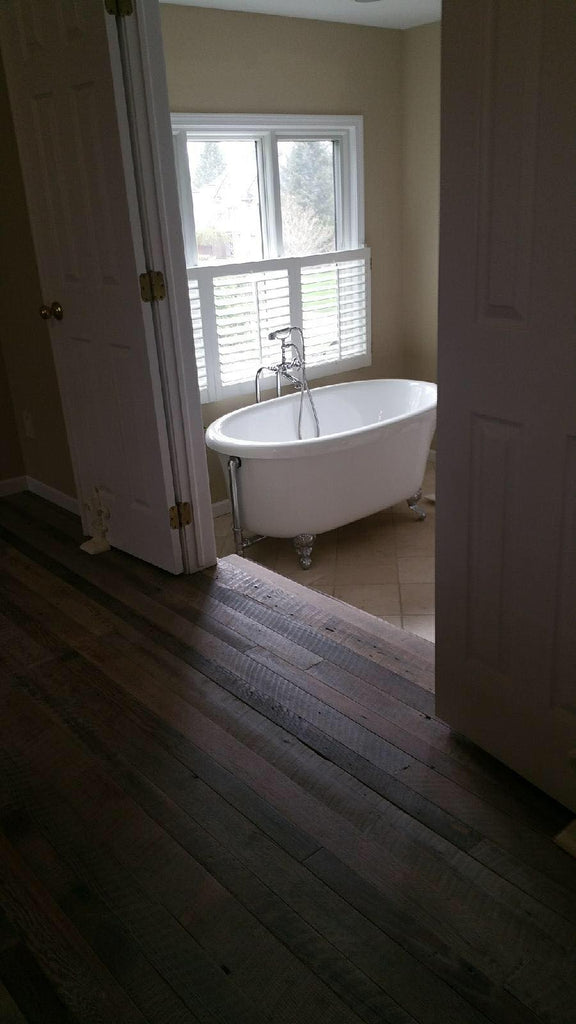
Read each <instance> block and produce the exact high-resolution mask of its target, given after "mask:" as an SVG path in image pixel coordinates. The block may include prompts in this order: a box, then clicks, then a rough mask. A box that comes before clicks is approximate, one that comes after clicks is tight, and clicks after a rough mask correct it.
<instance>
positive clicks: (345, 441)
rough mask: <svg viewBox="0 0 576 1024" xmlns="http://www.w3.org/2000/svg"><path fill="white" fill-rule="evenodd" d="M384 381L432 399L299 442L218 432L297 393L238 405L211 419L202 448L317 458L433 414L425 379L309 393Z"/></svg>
mask: <svg viewBox="0 0 576 1024" xmlns="http://www.w3.org/2000/svg"><path fill="white" fill-rule="evenodd" d="M388 382H390V383H399V384H421V385H424V386H425V387H429V388H433V389H434V400H433V401H432V400H430V401H428V402H426V403H425V404H423V405H422V406H421V407H420V408H419V409H413V410H411V411H407V412H403V413H400V415H398V416H391V417H390V418H389V419H387V420H380V421H376V422H375V423H368V424H366V425H365V426H363V427H354V428H353V429H352V430H342V431H338V432H336V433H333V434H325V435H321V436H320V437H310V438H304V439H303V440H298V439H297V438H296V439H291V440H288V441H251V440H248V439H247V438H234V437H230V436H229V435H228V434H224V433H223V432H222V427H223V426H225V424H226V423H228V422H229V421H230V420H231V419H233V418H234V417H236V416H238V415H239V414H241V413H245V412H246V411H247V410H249V409H251V408H264V407H265V406H267V405H269V404H270V403H271V402H272V403H274V404H276V403H278V402H292V403H294V402H299V401H300V394H299V393H298V392H294V393H292V394H288V395H282V396H281V397H280V398H270V399H268V400H267V401H265V402H262V403H260V404H259V405H257V403H255V402H253V403H252V404H251V405H246V406H242V408H240V409H233V410H232V411H231V412H228V413H225V414H224V415H223V416H220V417H218V419H216V420H214V421H213V422H212V423H210V424H209V426H208V427H207V428H206V445H207V447H208V448H210V449H211V450H212V451H215V452H217V453H218V454H219V455H228V456H237V457H239V458H247V459H274V458H286V459H288V458H305V457H308V456H313V455H320V454H321V453H322V452H328V451H330V450H333V449H334V448H335V447H342V446H345V447H346V448H352V447H356V445H360V444H362V443H363V442H369V441H370V440H371V436H370V435H375V434H377V433H378V432H384V431H385V430H387V429H388V430H389V429H392V428H393V427H395V426H396V427H401V425H402V424H403V423H405V422H407V421H416V420H419V419H422V418H423V417H425V416H426V415H429V414H430V413H434V414H435V413H436V407H437V385H436V383H435V382H434V381H429V380H414V379H413V378H410V377H375V378H373V379H368V380H353V381H342V382H341V383H340V384H325V385H323V386H322V387H321V388H313V389H311V390H312V392H313V394H314V392H320V391H337V390H338V389H340V388H346V387H350V385H351V384H360V385H368V386H370V385H375V384H379V383H388ZM305 401H306V399H305Z"/></svg>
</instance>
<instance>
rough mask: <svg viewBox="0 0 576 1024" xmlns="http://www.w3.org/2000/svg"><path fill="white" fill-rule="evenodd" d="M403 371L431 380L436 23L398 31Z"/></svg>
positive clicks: (435, 208)
mask: <svg viewBox="0 0 576 1024" xmlns="http://www.w3.org/2000/svg"><path fill="white" fill-rule="evenodd" d="M402 164H403V175H402V177H403V192H402V345H403V349H404V353H405V363H404V372H405V373H406V375H407V376H409V377H413V378H415V379H417V380H420V379H422V380H436V348H437V332H438V314H437V304H438V229H439V205H440V25H439V24H435V25H423V26H421V27H420V28H413V29H410V30H409V31H408V32H403V33H402Z"/></svg>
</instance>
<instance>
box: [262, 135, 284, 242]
mask: <svg viewBox="0 0 576 1024" xmlns="http://www.w3.org/2000/svg"><path fill="white" fill-rule="evenodd" d="M262 157H263V164H264V183H265V184H264V192H265V197H266V213H267V224H266V228H267V232H266V234H267V239H266V241H267V248H268V252H267V258H268V259H274V258H276V257H279V256H283V255H284V245H283V242H282V208H281V205H280V173H279V169H278V146H277V143H276V134H275V132H267V133H266V135H265V136H263V138H262Z"/></svg>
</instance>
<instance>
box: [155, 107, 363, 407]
mask: <svg viewBox="0 0 576 1024" xmlns="http://www.w3.org/2000/svg"><path fill="white" fill-rule="evenodd" d="M172 130H173V134H174V149H175V154H176V170H177V176H178V189H179V196H180V207H181V211H182V227H183V233H184V245H185V250H186V264H187V270H188V288H189V295H190V309H191V314H192V323H193V329H194V345H195V349H196V362H197V366H198V377H199V383H200V391H201V395H202V400H203V401H215V400H217V399H222V398H225V397H227V396H231V395H234V394H245V393H247V392H249V391H250V390H251V389H252V388H253V386H254V376H255V373H256V370H257V369H258V368H259V367H260V366H264V365H268V364H272V363H276V362H278V359H279V351H278V343H277V342H276V341H273V342H270V341H269V339H268V335H269V334H270V332H271V331H274V330H276V329H277V328H279V327H285V326H287V325H288V324H294V325H298V326H299V327H302V330H303V332H304V338H305V343H306V366H307V371H308V376H309V377H311V378H313V377H318V376H324V375H327V374H330V373H336V372H342V371H344V370H348V369H354V368H356V367H358V366H366V365H368V364H369V362H370V301H369V290H370V288H369V285H370V275H369V267H370V253H369V250H368V249H366V248H364V245H363V242H364V225H363V172H362V119H361V118H360V117H336V116H334V117H306V116H301V117H298V116H284V117H275V118H271V117H265V116H262V117H257V116H253V115H247V116H229V117H228V116H218V115H191V114H173V115H172ZM270 383H272V381H270ZM264 384H266V378H265V380H264Z"/></svg>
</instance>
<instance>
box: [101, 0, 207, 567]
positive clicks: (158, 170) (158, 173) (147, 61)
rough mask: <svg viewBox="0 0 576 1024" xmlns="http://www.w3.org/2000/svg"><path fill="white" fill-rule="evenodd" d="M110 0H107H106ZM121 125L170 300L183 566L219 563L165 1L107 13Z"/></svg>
mask: <svg viewBox="0 0 576 1024" xmlns="http://www.w3.org/2000/svg"><path fill="white" fill-rule="evenodd" d="M101 2H103V0H101ZM107 31H108V38H109V48H110V57H111V64H112V71H113V75H114V78H115V85H116V95H117V96H118V97H121V96H123V97H124V100H125V108H124V109H121V108H120V105H119V108H118V118H119V124H120V131H121V133H123V134H125V135H126V134H127V135H128V138H125V141H126V142H128V143H129V145H130V146H131V150H132V164H133V170H134V178H135V190H136V200H137V204H138V208H139V217H140V221H141V230H142V235H143V239H144V253H145V260H146V268H143V269H146V270H152V269H154V270H158V269H161V270H162V272H163V275H164V280H165V284H166V294H167V300H164V301H159V302H153V303H152V309H153V318H154V328H155V335H156V346H157V352H158V368H159V375H160V383H161V388H162V395H163V399H164V409H165V415H166V429H167V434H168V442H169V448H170V458H171V463H172V472H173V477H174V490H175V498H176V502H181V501H189V502H190V506H191V509H192V523H191V524H190V526H189V527H188V528H184V529H181V530H180V538H181V543H182V554H183V561H184V571H185V572H190V571H192V572H194V571H196V570H198V569H202V568H206V567H207V566H210V565H214V563H215V562H216V542H215V536H214V522H213V516H212V502H211V497H210V485H209V479H208V461H207V456H206V446H205V441H204V427H203V423H202V412H201V403H200V392H199V389H198V376H197V372H196V359H195V353H194V340H193V335H192V321H191V317H190V305H189V299H188V278H187V274H186V261H185V257H184V243H183V239H182V224H181V218H180V209H179V205H178V190H177V183H176V170H175V165H174V151H173V144H172V130H171V124H170V107H169V102H168V89H167V85H166V71H165V63H164V49H163V41H162V31H161V25H160V9H159V4H158V0H138V2H137V3H135V4H134V10H133V13H132V14H131V15H128V16H124V17H114V16H113V15H107Z"/></svg>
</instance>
